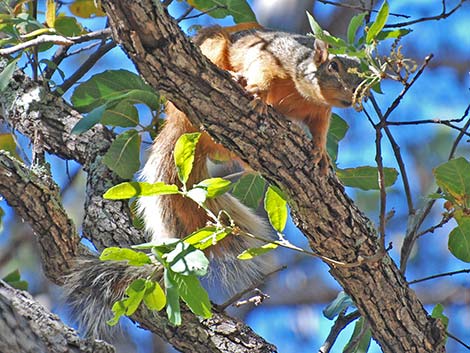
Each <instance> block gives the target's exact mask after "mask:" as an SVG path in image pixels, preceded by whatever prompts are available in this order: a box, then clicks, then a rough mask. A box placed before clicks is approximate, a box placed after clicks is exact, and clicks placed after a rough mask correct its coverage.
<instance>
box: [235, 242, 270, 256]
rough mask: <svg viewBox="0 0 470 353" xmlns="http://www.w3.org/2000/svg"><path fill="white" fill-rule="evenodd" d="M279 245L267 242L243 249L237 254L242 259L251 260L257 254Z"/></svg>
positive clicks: (262, 253)
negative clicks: (256, 246)
mask: <svg viewBox="0 0 470 353" xmlns="http://www.w3.org/2000/svg"><path fill="white" fill-rule="evenodd" d="M278 246H279V245H277V244H275V243H269V244H265V245H263V246H260V247H258V248H250V249H246V250H245V251H243V252H242V253H241V254H240V255H238V256H237V258H238V259H240V260H251V259H253V258H255V257H257V256H260V255H264V254H266V253H268V252H270V251H271V250H274V249H277V248H278Z"/></svg>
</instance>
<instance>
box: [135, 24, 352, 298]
mask: <svg viewBox="0 0 470 353" xmlns="http://www.w3.org/2000/svg"><path fill="white" fill-rule="evenodd" d="M249 26H252V25H251V24H241V25H237V26H233V27H228V28H227V27H226V28H222V27H219V26H215V27H209V28H206V29H203V30H201V31H200V32H199V34H198V35H197V36H196V38H195V43H196V44H197V45H198V46H199V47H200V49H201V51H202V53H203V54H204V55H205V56H206V57H208V58H209V59H210V60H211V61H212V62H213V63H214V64H216V65H217V66H219V67H220V68H222V69H225V70H228V71H230V72H231V73H232V74H233V76H234V77H235V78H237V79H238V80H239V81H243V85H244V86H245V88H246V89H247V90H248V91H249V92H250V93H252V94H253V95H254V96H255V97H256V99H257V100H262V101H263V102H265V103H266V104H269V105H271V106H273V107H274V108H275V109H277V110H278V111H279V112H281V113H283V114H284V115H286V116H287V117H288V118H289V119H291V120H295V121H301V122H303V123H305V124H306V125H307V127H308V128H309V130H310V133H311V135H312V139H313V142H314V145H315V146H316V147H317V148H318V149H320V157H319V158H318V160H317V161H315V162H317V163H318V164H319V165H320V170H321V172H322V173H326V171H327V170H328V168H329V166H330V159H329V157H328V154H327V152H326V137H327V133H328V127H329V123H330V115H331V107H332V106H339V107H347V106H350V105H351V104H352V100H353V94H354V90H355V88H356V87H357V86H358V84H359V83H360V78H359V77H358V76H357V74H354V73H350V72H348V69H349V68H357V67H358V66H359V62H358V61H357V60H355V59H352V58H349V57H345V56H334V55H329V54H328V48H327V45H326V44H325V43H324V42H323V41H321V40H315V39H314V38H313V37H307V36H301V35H295V34H290V33H284V32H277V31H271V30H265V29H262V28H260V26H259V25H255V27H257V28H248V29H247V27H249ZM252 27H253V26H252ZM166 114H167V119H166V123H165V125H164V127H163V129H162V131H161V132H160V134H159V135H158V137H157V138H156V139H155V141H154V144H153V147H152V148H151V151H150V155H149V158H148V161H147V163H146V165H145V167H144V168H143V170H142V172H141V177H142V180H144V181H147V182H150V183H154V182H157V181H164V182H166V183H172V184H173V183H175V184H178V177H177V172H176V168H175V166H174V159H173V149H174V146H175V143H176V141H177V139H178V138H179V137H180V136H181V135H182V134H184V133H188V132H195V131H197V130H198V129H197V128H195V127H194V126H192V125H191V123H190V122H189V120H188V119H187V117H186V115H185V114H184V113H182V112H181V111H179V110H178V109H177V108H176V107H175V106H174V105H173V104H172V103H168V105H167V110H166ZM231 157H233V156H232V153H231V152H230V151H228V150H227V149H225V148H224V147H223V146H222V145H220V144H218V143H216V142H214V141H213V140H212V139H211V137H210V136H209V135H208V134H207V133H205V132H203V133H202V135H201V137H200V139H199V143H198V146H197V149H196V154H195V161H194V166H193V171H192V173H191V176H190V180H189V181H188V182H187V185H189V186H192V185H193V184H196V183H198V182H200V181H201V180H203V179H206V178H208V177H209V173H208V170H207V165H206V163H207V159H220V158H222V159H223V160H226V159H230V158H231ZM138 202H139V208H140V211H141V214H142V215H143V219H144V223H145V225H146V231H147V233H148V234H150V235H151V236H152V239H153V240H154V241H157V240H162V239H165V238H175V237H177V238H183V237H185V236H187V235H189V234H191V233H192V232H194V231H195V230H197V229H199V228H202V227H204V226H205V225H206V224H207V222H208V221H209V218H208V216H207V215H206V212H205V211H204V210H203V209H202V208H200V207H199V206H198V205H197V204H196V203H195V202H194V201H192V200H190V199H188V198H185V197H182V196H180V195H170V196H150V197H141V198H140V199H139V201H138ZM206 205H207V207H208V208H209V209H210V210H211V211H212V212H213V213H214V214H218V213H219V211H220V210H225V211H226V212H227V213H228V214H229V215H230V216H231V217H232V219H233V221H234V223H235V224H236V225H237V226H239V227H240V228H241V229H242V230H244V231H246V232H248V233H251V234H257V235H264V236H265V237H266V236H267V237H270V236H269V235H270V234H272V231H270V230H269V227H268V226H267V225H266V222H265V221H264V220H263V219H262V218H260V217H258V216H257V215H255V214H254V213H253V211H252V210H250V209H248V208H247V207H245V206H244V205H243V204H241V203H240V202H239V201H238V200H237V199H235V198H234V197H232V196H231V195H229V194H224V195H222V196H219V197H217V198H215V199H210V200H207V201H206ZM259 245H260V244H259V242H258V243H257V242H254V241H253V240H251V239H250V238H248V239H247V238H246V237H243V236H234V235H232V236H228V237H227V238H225V239H224V240H222V241H221V242H219V243H218V244H217V245H216V246H213V247H211V248H209V252H208V255H209V256H210V257H213V259H214V260H215V263H216V264H215V265H214V267H215V268H214V270H213V271H212V272H213V274H214V275H215V277H216V278H217V277H220V282H221V284H222V286H224V287H229V289H235V288H242V287H243V286H247V285H248V284H250V283H251V282H252V281H253V280H256V279H257V278H259V277H260V275H261V273H262V272H263V271H265V270H266V264H264V263H263V260H260V259H258V258H256V259H255V260H251V261H239V260H237V259H236V256H237V255H238V254H240V253H241V252H242V251H243V250H245V249H247V248H248V247H253V246H259Z"/></svg>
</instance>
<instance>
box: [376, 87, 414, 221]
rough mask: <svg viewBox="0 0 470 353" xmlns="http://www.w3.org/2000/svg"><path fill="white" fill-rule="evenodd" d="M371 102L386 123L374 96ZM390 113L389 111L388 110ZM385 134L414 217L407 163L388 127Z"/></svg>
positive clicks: (385, 128)
mask: <svg viewBox="0 0 470 353" xmlns="http://www.w3.org/2000/svg"><path fill="white" fill-rule="evenodd" d="M370 101H371V102H372V106H373V107H374V110H375V112H376V113H377V115H378V117H379V119H380V121H381V122H382V123H385V120H386V117H385V114H382V111H381V110H380V107H379V105H378V104H377V101H376V100H375V98H374V96H373V95H371V96H370ZM387 111H388V110H387ZM383 129H384V131H385V134H386V135H387V138H388V140H389V141H390V145H391V146H392V150H393V154H394V155H395V159H396V161H397V164H398V169H399V170H400V175H401V179H402V182H403V188H404V191H405V196H406V202H407V205H408V214H409V215H413V214H414V213H415V209H414V205H413V197H412V194H411V187H410V183H409V180H408V173H407V172H406V167H405V162H404V161H403V157H402V155H401V152H400V146H399V145H398V143H397V142H396V141H395V138H394V137H393V135H392V132H391V131H390V129H389V128H388V126H386V125H385V126H383Z"/></svg>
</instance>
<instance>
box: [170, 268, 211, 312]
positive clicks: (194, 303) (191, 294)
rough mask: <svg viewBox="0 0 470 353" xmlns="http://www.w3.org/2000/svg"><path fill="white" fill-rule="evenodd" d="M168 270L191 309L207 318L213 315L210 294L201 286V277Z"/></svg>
mask: <svg viewBox="0 0 470 353" xmlns="http://www.w3.org/2000/svg"><path fill="white" fill-rule="evenodd" d="M168 272H169V273H170V276H172V279H173V282H174V283H175V285H176V287H177V288H178V292H179V295H180V296H181V299H183V301H184V302H185V303H186V304H187V305H188V307H189V309H191V311H192V312H193V313H194V314H196V315H199V316H202V317H203V318H205V319H208V318H210V317H212V312H211V302H210V300H209V296H208V294H207V292H206V290H205V289H204V288H203V287H202V286H201V283H200V282H199V279H198V278H197V277H196V276H183V275H181V274H178V273H174V272H172V271H168Z"/></svg>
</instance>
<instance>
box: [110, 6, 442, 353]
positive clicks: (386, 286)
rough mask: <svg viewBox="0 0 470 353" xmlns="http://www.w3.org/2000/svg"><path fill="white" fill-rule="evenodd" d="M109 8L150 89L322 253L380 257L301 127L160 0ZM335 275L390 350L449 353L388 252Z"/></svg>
mask: <svg viewBox="0 0 470 353" xmlns="http://www.w3.org/2000/svg"><path fill="white" fill-rule="evenodd" d="M103 4H104V6H105V9H106V11H107V13H108V16H109V18H110V24H111V28H112V29H113V32H114V35H115V38H116V39H119V41H120V43H121V44H122V46H123V47H124V49H125V51H126V52H127V54H128V55H129V57H130V58H131V60H133V62H134V63H135V64H136V66H137V68H138V69H139V71H140V72H141V74H142V75H143V76H144V77H145V79H146V80H147V81H148V82H149V84H150V85H152V86H153V87H155V88H158V89H160V90H161V91H163V93H164V94H165V95H166V96H167V98H168V99H170V100H171V101H172V102H173V103H174V104H175V105H176V106H177V107H178V108H179V109H180V110H182V111H183V112H185V113H186V114H187V115H188V118H189V119H190V120H191V122H192V123H193V124H194V125H195V126H198V127H201V126H204V128H205V129H206V130H207V131H208V132H209V133H210V134H211V135H212V136H213V137H214V139H215V140H216V141H219V142H222V143H223V144H224V145H225V146H226V147H228V148H230V149H231V150H232V151H234V152H236V153H237V154H238V155H239V156H240V157H241V158H242V159H243V160H244V161H246V162H247V163H248V164H249V165H250V166H251V167H252V168H253V169H255V170H257V171H259V172H261V173H262V174H263V175H264V176H265V177H266V178H267V179H268V180H269V181H270V182H272V183H275V184H278V185H279V186H280V187H281V188H282V189H283V190H284V191H285V192H286V194H287V196H288V197H289V199H290V200H291V206H292V215H293V219H294V221H295V222H296V223H297V225H298V226H299V228H300V229H301V230H302V231H303V233H304V234H305V236H306V237H307V238H308V240H309V242H310V246H311V247H312V248H314V249H315V251H317V252H318V253H320V254H321V255H323V256H325V257H328V258H333V259H337V260H338V261H342V262H346V263H348V262H355V261H357V260H358V259H360V258H364V257H369V256H373V255H374V254H376V253H377V252H379V249H380V243H379V241H378V239H377V235H376V230H375V229H374V228H373V227H372V226H371V223H370V221H369V220H368V219H367V218H366V217H365V216H364V215H363V214H362V213H361V212H360V211H359V210H358V209H357V207H356V206H355V205H354V204H353V203H352V201H351V200H350V199H349V197H348V196H347V195H346V194H345V193H344V189H343V187H342V185H341V184H340V182H339V181H338V179H337V178H336V177H335V176H334V175H329V176H328V177H321V176H320V175H319V173H318V170H317V168H316V167H315V166H314V163H313V160H314V158H313V157H314V156H312V153H311V151H312V150H313V149H314V146H313V145H312V144H311V143H310V142H307V138H306V136H305V134H304V133H303V131H301V129H300V128H298V127H295V126H293V125H294V124H288V123H287V122H286V121H285V120H283V119H282V117H281V116H280V115H279V114H278V113H276V112H274V111H273V110H272V109H269V110H268V112H267V113H266V114H261V115H258V114H255V113H254V112H253V111H252V110H251V109H250V104H249V103H250V98H249V97H248V96H247V95H246V93H245V92H244V91H243V90H242V89H241V87H240V86H239V85H238V84H237V83H236V82H234V81H233V80H230V79H229V75H228V74H227V73H222V71H221V70H219V69H218V68H216V67H215V66H214V65H212V64H211V63H209V62H208V61H207V60H206V59H205V58H204V57H203V56H202V55H201V54H200V52H199V51H198V50H197V49H196V48H195V47H194V46H193V45H192V44H191V43H190V42H189V41H188V39H187V38H186V37H185V36H184V34H183V33H182V32H181V30H180V29H179V28H178V26H177V24H176V22H175V21H173V20H172V19H171V17H169V15H168V14H167V12H166V10H165V9H164V8H162V6H161V4H160V3H159V2H158V1H157V2H155V1H151V0H138V1H131V0H123V1H120V2H114V1H111V0H105V1H103ZM331 273H332V275H333V276H334V277H335V278H336V279H337V280H338V282H339V283H340V284H341V285H342V286H343V287H344V288H345V290H346V292H347V293H348V294H349V295H350V296H351V297H352V298H353V300H354V302H355V303H356V305H357V307H358V310H359V312H360V313H361V315H362V316H363V317H364V318H365V319H366V320H367V321H368V322H369V323H370V325H371V330H372V332H373V335H374V337H375V339H376V340H377V341H378V342H379V343H380V345H381V346H382V349H383V351H384V352H385V353H390V352H397V353H398V352H400V353H403V352H432V353H436V352H444V350H445V348H444V337H445V332H444V329H443V327H442V324H440V322H439V321H438V320H434V319H432V318H429V317H428V315H427V313H426V311H425V310H424V308H423V306H422V304H421V303H420V302H419V300H418V298H417V297H416V294H415V293H414V291H412V290H411V289H410V288H409V287H408V285H407V283H406V281H405V279H404V278H403V276H402V275H401V273H400V271H399V270H398V268H397V266H396V265H395V264H394V263H393V261H392V260H391V259H390V257H389V256H388V255H384V256H383V258H382V259H380V260H378V261H376V262H370V263H369V262H368V263H365V264H363V265H362V266H359V267H354V268H345V267H337V268H335V267H331Z"/></svg>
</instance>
